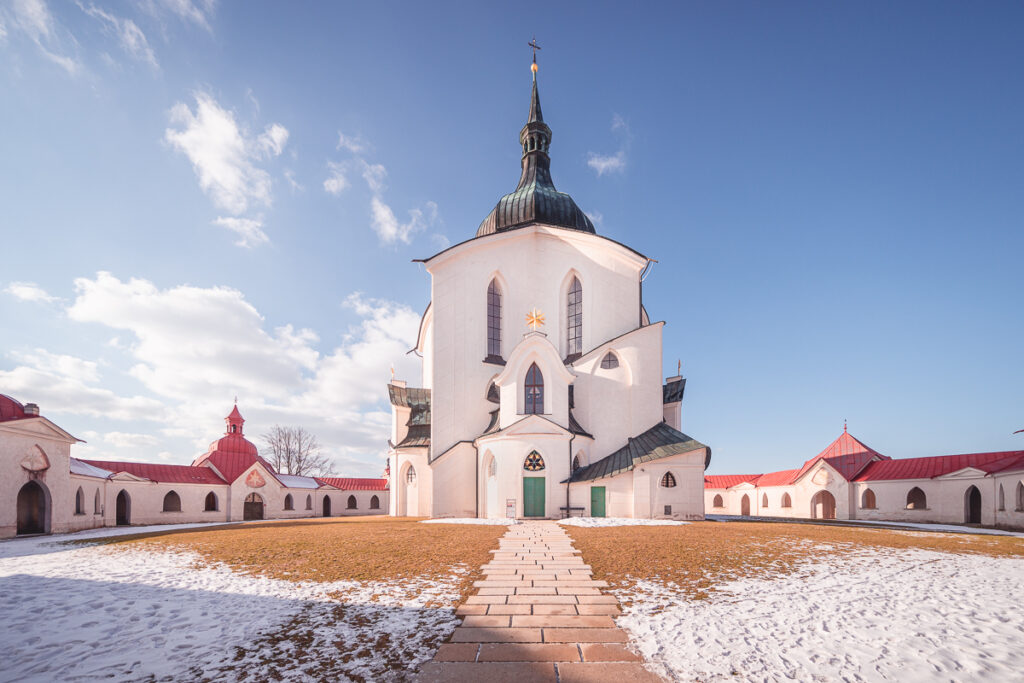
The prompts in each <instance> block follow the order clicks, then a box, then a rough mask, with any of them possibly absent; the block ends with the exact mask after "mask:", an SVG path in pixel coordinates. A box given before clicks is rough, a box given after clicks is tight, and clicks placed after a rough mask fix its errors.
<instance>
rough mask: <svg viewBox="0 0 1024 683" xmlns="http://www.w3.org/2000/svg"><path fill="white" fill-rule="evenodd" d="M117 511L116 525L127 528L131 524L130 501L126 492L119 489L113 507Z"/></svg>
mask: <svg viewBox="0 0 1024 683" xmlns="http://www.w3.org/2000/svg"><path fill="white" fill-rule="evenodd" d="M114 507H115V508H116V510H117V525H118V526H128V525H129V524H131V523H132V499H131V498H130V497H129V496H128V492H127V491H125V490H124V489H121V492H120V493H118V494H117V503H116V504H115V506H114Z"/></svg>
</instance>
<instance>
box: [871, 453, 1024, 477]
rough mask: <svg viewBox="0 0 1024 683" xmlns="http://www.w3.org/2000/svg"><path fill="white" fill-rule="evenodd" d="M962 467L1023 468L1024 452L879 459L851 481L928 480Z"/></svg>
mask: <svg viewBox="0 0 1024 683" xmlns="http://www.w3.org/2000/svg"><path fill="white" fill-rule="evenodd" d="M965 467H974V468H976V469H979V470H981V471H983V472H985V473H988V474H991V473H993V472H1002V471H1006V470H1011V469H1013V468H1016V467H1024V451H1001V452H998V453H963V454H961V455H936V456H930V457H924V458H903V459H901V460H882V461H879V462H874V463H871V464H870V465H868V467H867V468H866V469H865V470H864V471H863V472H861V474H860V475H859V476H858V477H857V478H856V479H854V481H887V480H892V479H932V478H934V477H941V476H942V475H944V474H949V473H950V472H956V471H958V470H962V469H964V468H965Z"/></svg>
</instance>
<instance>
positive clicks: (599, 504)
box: [590, 486, 604, 517]
mask: <svg viewBox="0 0 1024 683" xmlns="http://www.w3.org/2000/svg"><path fill="white" fill-rule="evenodd" d="M590 516H591V517H604V487H603V486H591V487H590Z"/></svg>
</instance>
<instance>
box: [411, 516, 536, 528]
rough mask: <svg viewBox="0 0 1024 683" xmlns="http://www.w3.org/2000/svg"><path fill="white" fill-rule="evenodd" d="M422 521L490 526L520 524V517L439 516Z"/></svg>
mask: <svg viewBox="0 0 1024 683" xmlns="http://www.w3.org/2000/svg"><path fill="white" fill-rule="evenodd" d="M420 521H421V522H422V523H423V524H486V525H489V526H499V525H503V526H508V525H509V524H519V520H518V519H509V518H508V517H500V518H496V519H485V518H482V517H448V518H445V517H438V518H437V519H424V520H420Z"/></svg>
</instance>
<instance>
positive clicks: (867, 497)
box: [860, 489, 875, 510]
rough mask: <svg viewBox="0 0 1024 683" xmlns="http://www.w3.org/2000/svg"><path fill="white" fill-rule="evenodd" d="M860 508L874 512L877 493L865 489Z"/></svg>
mask: <svg viewBox="0 0 1024 683" xmlns="http://www.w3.org/2000/svg"><path fill="white" fill-rule="evenodd" d="M860 506H861V507H862V508H864V509H865V510H874V509H875V492H874V491H872V490H871V489H864V495H862V496H861V497H860Z"/></svg>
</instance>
